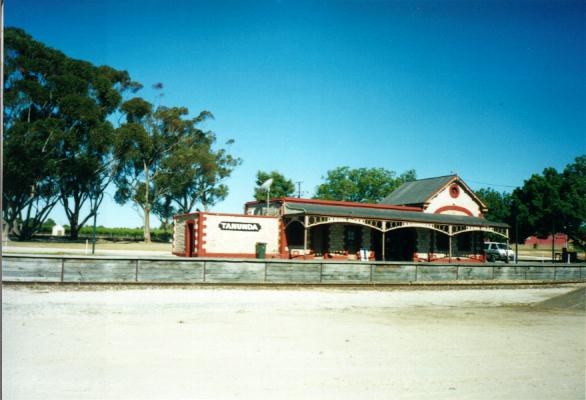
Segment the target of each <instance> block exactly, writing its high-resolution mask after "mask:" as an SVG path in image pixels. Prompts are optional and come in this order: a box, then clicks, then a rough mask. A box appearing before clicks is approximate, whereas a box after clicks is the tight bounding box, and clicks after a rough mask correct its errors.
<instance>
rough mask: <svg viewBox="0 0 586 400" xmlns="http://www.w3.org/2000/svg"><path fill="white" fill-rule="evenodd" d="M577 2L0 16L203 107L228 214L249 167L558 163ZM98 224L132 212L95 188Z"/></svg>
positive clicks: (85, 8)
mask: <svg viewBox="0 0 586 400" xmlns="http://www.w3.org/2000/svg"><path fill="white" fill-rule="evenodd" d="M585 4H586V3H584V2H582V1H576V2H569V1H546V2H539V1H437V2H436V1H421V2H420V1H382V0H379V1H367V0H366V1H341V0H338V1H335V0H332V1H294V0H291V1H289V0H281V1H262V0H259V1H222V0H217V1H178V0H174V1H167V2H164V1H153V0H137V1H126V0H116V1H112V0H76V1H74V0H70V1H66V0H51V1H49V0H18V1H16V0H8V1H7V2H6V4H5V21H6V26H16V27H19V28H23V29H25V30H26V31H27V32H28V33H29V34H31V35H32V36H33V37H34V38H35V39H36V40H38V41H41V42H43V43H45V44H46V45H48V46H50V47H53V48H57V49H59V50H61V51H63V52H64V53H65V54H67V55H68V56H70V57H73V58H77V59H83V60H87V61H90V62H92V63H94V64H96V65H103V64H106V65H110V66H112V67H114V68H116V69H122V70H127V71H128V72H129V73H130V75H131V77H132V78H133V79H134V80H136V81H139V82H141V83H143V84H144V85H145V88H146V89H144V90H143V91H142V92H140V93H139V94H140V95H141V96H143V97H144V98H146V99H147V100H150V101H154V100H155V96H156V95H155V93H153V91H152V90H151V89H150V87H151V85H152V84H154V83H157V82H162V83H163V85H164V90H163V93H164V96H163V97H162V98H161V99H160V103H161V104H162V105H165V106H185V107H187V108H188V109H189V110H190V112H191V114H192V115H197V114H198V113H199V112H200V111H202V110H208V111H211V112H212V113H213V114H214V116H215V119H214V120H213V121H209V122H206V124H205V125H204V126H203V127H204V128H205V129H210V130H212V131H214V132H215V133H216V135H217V137H218V142H219V144H220V145H222V146H223V145H224V143H225V142H226V141H227V140H229V139H234V140H235V143H234V144H233V145H231V146H230V147H229V151H230V152H231V154H233V155H234V156H237V157H240V158H241V159H242V160H243V163H242V165H241V166H240V167H238V168H237V169H236V170H235V171H234V173H233V174H232V176H231V177H230V179H229V180H227V182H226V183H227V184H228V186H229V189H230V194H229V196H228V197H227V199H226V200H225V201H223V202H222V203H220V204H218V205H217V206H215V207H213V209H212V211H217V212H228V213H234V212H242V210H243V204H244V203H245V202H246V201H249V200H251V199H252V197H253V188H254V182H255V175H256V172H257V171H258V170H263V171H272V170H277V171H279V172H281V173H283V174H284V175H285V176H286V177H288V178H290V179H292V180H293V181H295V182H301V190H302V195H303V197H311V196H312V195H313V194H314V192H315V188H316V187H317V186H318V185H319V184H320V183H321V182H322V181H323V177H324V176H325V175H326V173H327V171H328V170H331V169H334V168H336V167H338V166H344V165H347V166H350V167H352V168H360V167H367V168H370V167H383V168H386V169H388V170H392V171H396V172H397V174H400V173H401V172H403V171H405V170H407V169H411V168H414V169H415V170H416V171H417V176H418V177H419V178H427V177H433V176H441V175H447V174H451V173H457V174H458V175H459V176H461V177H462V178H463V179H464V181H465V182H466V183H468V185H469V186H471V187H472V188H473V189H479V188H482V187H492V188H493V189H496V190H499V191H507V192H509V191H511V190H513V188H514V187H517V186H520V185H522V184H523V182H524V180H526V179H528V178H529V177H530V176H531V174H534V173H540V172H542V171H543V169H544V168H546V167H554V168H556V169H558V170H562V169H563V168H564V167H565V166H566V165H567V164H569V163H572V162H573V161H574V159H575V158H576V157H577V156H579V155H583V154H586V74H585V72H586V5H585ZM110 193H113V191H110ZM52 218H53V219H54V220H56V221H57V222H58V223H61V224H66V223H67V220H66V218H65V214H64V213H63V211H61V210H60V208H59V206H58V207H57V208H56V209H55V211H53V213H52ZM157 223H158V222H157V221H156V220H155V225H156V224H157ZM98 225H104V226H109V227H117V226H120V227H140V226H142V221H141V217H140V216H139V214H138V213H137V212H135V210H134V209H133V208H132V207H131V206H130V205H126V206H119V205H117V204H116V203H115V202H114V201H113V199H112V198H111V196H110V197H108V198H107V199H106V200H105V204H104V205H103V207H102V209H101V210H100V214H99V216H98Z"/></svg>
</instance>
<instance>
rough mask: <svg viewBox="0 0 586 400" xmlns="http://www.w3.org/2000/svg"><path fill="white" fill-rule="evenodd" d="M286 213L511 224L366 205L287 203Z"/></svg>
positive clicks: (454, 223) (497, 224) (437, 221)
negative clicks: (367, 206)
mask: <svg viewBox="0 0 586 400" xmlns="http://www.w3.org/2000/svg"><path fill="white" fill-rule="evenodd" d="M284 205H285V215H294V214H305V215H321V216H336V217H354V218H370V219H379V220H391V221H410V222H422V223H432V224H447V225H466V226H485V227H496V228H508V227H509V225H507V224H505V223H502V222H492V221H488V220H486V219H483V218H477V217H469V216H465V215H449V214H429V213H424V212H418V211H402V210H390V209H383V208H381V209H378V208H371V207H369V208H366V207H356V206H352V207H348V206H334V205H324V204H312V203H298V202H296V203H290V202H288V203H285V204H284Z"/></svg>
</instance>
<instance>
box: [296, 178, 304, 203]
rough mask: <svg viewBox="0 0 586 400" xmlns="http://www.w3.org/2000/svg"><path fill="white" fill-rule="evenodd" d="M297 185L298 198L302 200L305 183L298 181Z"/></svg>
mask: <svg viewBox="0 0 586 400" xmlns="http://www.w3.org/2000/svg"><path fill="white" fill-rule="evenodd" d="M295 183H296V184H297V198H298V199H300V198H301V184H302V183H303V181H297V182H295Z"/></svg>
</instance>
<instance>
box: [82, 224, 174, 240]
mask: <svg viewBox="0 0 586 400" xmlns="http://www.w3.org/2000/svg"><path fill="white" fill-rule="evenodd" d="M79 235H80V236H84V237H92V236H93V227H92V226H84V227H83V228H81V229H80V231H79ZM96 236H97V237H98V238H100V239H118V240H142V239H143V237H144V231H143V230H142V229H141V228H136V229H131V228H106V227H104V226H98V227H96ZM172 237H173V233H172V232H169V231H164V230H162V229H152V230H151V240H152V241H154V242H168V241H169V240H170V239H171V238H172Z"/></svg>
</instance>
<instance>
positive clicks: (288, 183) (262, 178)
mask: <svg viewBox="0 0 586 400" xmlns="http://www.w3.org/2000/svg"><path fill="white" fill-rule="evenodd" d="M270 178H272V179H273V184H272V185H271V193H270V195H271V197H272V198H276V197H290V196H292V195H293V193H295V185H294V184H293V181H292V180H291V179H287V178H285V176H284V175H283V174H281V173H280V172H278V171H272V172H270V173H268V172H264V171H258V172H257V173H256V187H255V188H254V198H255V199H256V200H257V201H263V200H266V199H267V192H265V191H264V190H262V189H261V188H260V186H261V185H262V184H263V183H265V182H266V181H267V180H269V179H270Z"/></svg>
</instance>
